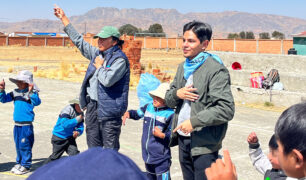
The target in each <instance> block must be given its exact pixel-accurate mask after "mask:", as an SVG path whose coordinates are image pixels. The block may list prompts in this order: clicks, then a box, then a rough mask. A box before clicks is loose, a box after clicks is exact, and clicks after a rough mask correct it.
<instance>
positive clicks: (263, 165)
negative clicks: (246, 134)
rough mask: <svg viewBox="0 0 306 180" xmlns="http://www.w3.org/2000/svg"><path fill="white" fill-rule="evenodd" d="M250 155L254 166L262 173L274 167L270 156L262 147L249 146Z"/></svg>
mask: <svg viewBox="0 0 306 180" xmlns="http://www.w3.org/2000/svg"><path fill="white" fill-rule="evenodd" d="M249 156H250V159H251V161H252V164H253V166H254V167H255V168H256V170H257V171H258V172H260V173H261V174H265V173H266V171H267V170H269V169H271V168H272V164H271V162H270V161H269V159H268V157H267V156H266V155H264V153H263V152H262V150H261V148H260V147H258V148H256V149H252V148H249Z"/></svg>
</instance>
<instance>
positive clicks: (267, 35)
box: [259, 32, 270, 39]
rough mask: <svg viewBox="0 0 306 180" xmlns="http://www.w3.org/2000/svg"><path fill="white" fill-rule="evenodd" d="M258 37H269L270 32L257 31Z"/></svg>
mask: <svg viewBox="0 0 306 180" xmlns="http://www.w3.org/2000/svg"><path fill="white" fill-rule="evenodd" d="M259 39H270V33H268V32H262V33H259Z"/></svg>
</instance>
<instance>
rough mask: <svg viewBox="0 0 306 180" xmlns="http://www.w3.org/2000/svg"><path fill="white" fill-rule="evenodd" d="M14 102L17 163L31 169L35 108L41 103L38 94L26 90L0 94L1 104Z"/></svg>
mask: <svg viewBox="0 0 306 180" xmlns="http://www.w3.org/2000/svg"><path fill="white" fill-rule="evenodd" d="M11 101H14V115H13V119H14V121H15V127H14V140H15V144H16V152H17V157H16V163H17V164H20V165H21V166H24V167H26V168H30V167H31V164H32V147H33V144H34V131H33V125H32V122H33V121H34V116H35V114H34V111H33V109H34V106H38V105H40V103H41V101H40V98H39V96H38V93H37V92H36V91H35V90H34V91H33V92H28V88H26V89H22V90H20V89H15V90H14V91H12V92H10V93H8V94H6V93H5V91H2V92H0V102H2V103H7V102H11Z"/></svg>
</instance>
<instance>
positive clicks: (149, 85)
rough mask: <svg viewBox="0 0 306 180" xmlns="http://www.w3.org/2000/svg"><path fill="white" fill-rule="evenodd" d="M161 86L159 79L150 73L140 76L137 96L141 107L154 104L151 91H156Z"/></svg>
mask: <svg viewBox="0 0 306 180" xmlns="http://www.w3.org/2000/svg"><path fill="white" fill-rule="evenodd" d="M159 85H160V81H159V79H157V78H156V77H155V76H154V75H152V74H149V73H144V74H141V75H140V79H139V83H138V86H137V96H138V99H139V107H143V106H144V105H146V104H148V103H152V102H153V98H152V97H151V96H150V95H149V92H150V91H153V90H155V89H156V88H157V87H158V86H159Z"/></svg>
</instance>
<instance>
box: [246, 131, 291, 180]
mask: <svg viewBox="0 0 306 180" xmlns="http://www.w3.org/2000/svg"><path fill="white" fill-rule="evenodd" d="M247 141H248V143H249V151H250V152H249V156H250V158H251V161H252V163H253V166H254V167H255V168H256V170H257V171H258V172H260V173H261V174H263V175H264V180H268V179H269V180H282V179H283V180H294V179H293V178H290V177H287V175H286V174H285V173H284V172H283V171H282V170H281V168H280V165H279V162H278V156H277V153H278V145H277V142H276V139H275V135H274V134H273V135H272V137H271V139H270V141H269V154H268V157H267V156H266V155H265V154H264V153H263V152H262V150H261V148H260V144H259V142H258V137H257V135H256V133H255V132H252V133H250V135H249V136H248V139H247Z"/></svg>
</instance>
